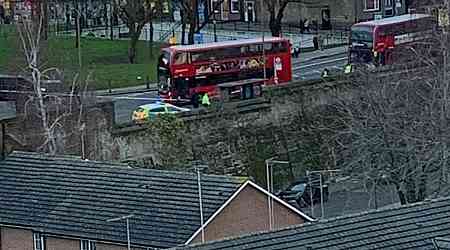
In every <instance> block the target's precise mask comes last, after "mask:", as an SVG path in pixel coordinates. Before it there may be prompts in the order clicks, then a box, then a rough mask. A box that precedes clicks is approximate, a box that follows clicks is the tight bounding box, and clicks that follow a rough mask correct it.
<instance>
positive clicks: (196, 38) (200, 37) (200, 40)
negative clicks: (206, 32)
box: [194, 33, 203, 43]
mask: <svg viewBox="0 0 450 250" xmlns="http://www.w3.org/2000/svg"><path fill="white" fill-rule="evenodd" d="M194 42H195V43H203V34H202V33H195V34H194Z"/></svg>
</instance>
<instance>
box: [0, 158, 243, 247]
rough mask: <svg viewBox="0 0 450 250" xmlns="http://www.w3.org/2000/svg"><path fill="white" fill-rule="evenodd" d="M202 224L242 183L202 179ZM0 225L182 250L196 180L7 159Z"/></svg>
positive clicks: (1, 179)
mask: <svg viewBox="0 0 450 250" xmlns="http://www.w3.org/2000/svg"><path fill="white" fill-rule="evenodd" d="M201 183H202V201H203V211H204V216H205V220H207V219H208V218H209V217H210V216H211V215H213V213H214V212H215V211H216V210H218V209H219V208H220V207H221V206H222V205H223V204H224V203H225V202H226V201H227V200H228V199H229V198H230V197H231V196H232V194H233V193H234V192H235V191H236V190H237V189H238V188H239V186H241V185H242V179H238V178H233V177H225V176H213V175H203V176H202V182H201ZM0 187H1V188H2V192H1V193H0V200H1V202H0V209H1V211H2V213H0V224H2V225H5V226H8V225H9V226H20V227H25V228H29V229H32V230H36V231H41V232H44V233H48V234H57V235H66V236H73V237H80V238H86V239H95V240H104V241H107V242H117V243H126V241H127V239H126V227H125V224H124V223H125V222H124V221H114V222H107V220H109V219H113V218H117V217H122V216H127V215H130V214H133V217H131V218H130V219H129V220H130V230H131V231H130V232H131V235H132V238H131V242H132V244H133V245H137V246H145V247H154V248H168V247H173V246H176V245H179V244H184V243H185V242H186V241H187V240H188V239H189V238H190V237H191V236H192V235H193V234H194V233H195V232H196V231H197V230H198V228H200V213H199V199H198V186H197V175H196V174H194V173H184V172H173V171H159V170H150V169H148V170H145V169H133V168H130V167H128V166H127V165H123V164H111V163H104V162H94V161H86V160H81V159H80V158H76V157H50V156H45V155H39V154H36V153H25V152H14V153H12V154H11V155H9V156H8V157H7V158H6V160H5V161H2V162H0Z"/></svg>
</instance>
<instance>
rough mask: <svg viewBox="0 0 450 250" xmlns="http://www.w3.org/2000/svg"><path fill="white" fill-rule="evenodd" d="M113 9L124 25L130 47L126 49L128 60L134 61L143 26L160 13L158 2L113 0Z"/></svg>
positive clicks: (149, 0) (152, 0) (159, 3)
mask: <svg viewBox="0 0 450 250" xmlns="http://www.w3.org/2000/svg"><path fill="white" fill-rule="evenodd" d="M114 4H115V8H116V9H118V13H119V16H120V18H121V19H122V20H123V21H124V22H125V23H126V25H127V27H128V30H129V35H130V45H129V47H128V60H129V62H130V63H135V61H136V45H137V42H138V40H139V37H140V36H141V33H142V29H143V28H144V26H145V25H146V24H147V23H149V22H151V21H152V20H153V18H155V16H156V15H157V14H158V13H160V11H159V10H160V8H161V1H160V0H126V1H122V0H115V2H114Z"/></svg>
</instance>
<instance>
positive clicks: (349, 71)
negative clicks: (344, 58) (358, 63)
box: [344, 63, 353, 74]
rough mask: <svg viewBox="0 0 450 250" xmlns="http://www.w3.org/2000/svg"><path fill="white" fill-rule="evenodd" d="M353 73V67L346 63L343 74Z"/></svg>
mask: <svg viewBox="0 0 450 250" xmlns="http://www.w3.org/2000/svg"><path fill="white" fill-rule="evenodd" d="M352 71H353V67H352V65H351V64H350V63H348V64H347V65H345V67H344V74H350V73H352Z"/></svg>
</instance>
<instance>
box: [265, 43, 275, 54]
mask: <svg viewBox="0 0 450 250" xmlns="http://www.w3.org/2000/svg"><path fill="white" fill-rule="evenodd" d="M273 45H275V44H272V43H265V44H264V50H265V51H266V52H268V53H270V52H272V50H273V48H274V47H273Z"/></svg>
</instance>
